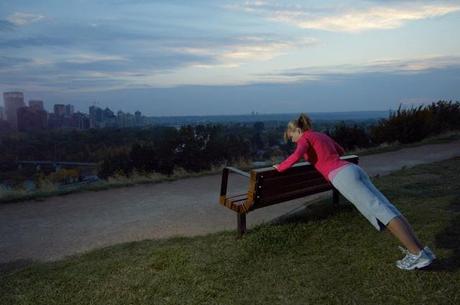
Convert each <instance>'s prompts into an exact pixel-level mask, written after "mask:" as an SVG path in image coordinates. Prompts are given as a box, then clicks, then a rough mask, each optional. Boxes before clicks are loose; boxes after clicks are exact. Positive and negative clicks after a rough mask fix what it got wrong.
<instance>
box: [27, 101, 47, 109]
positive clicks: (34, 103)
mask: <svg viewBox="0 0 460 305" xmlns="http://www.w3.org/2000/svg"><path fill="white" fill-rule="evenodd" d="M29 107H30V108H32V109H34V110H45V108H44V107H43V101H41V100H30V101H29Z"/></svg>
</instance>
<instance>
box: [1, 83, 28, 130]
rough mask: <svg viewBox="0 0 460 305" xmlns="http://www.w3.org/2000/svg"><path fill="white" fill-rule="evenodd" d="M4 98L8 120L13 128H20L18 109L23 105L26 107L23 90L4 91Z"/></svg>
mask: <svg viewBox="0 0 460 305" xmlns="http://www.w3.org/2000/svg"><path fill="white" fill-rule="evenodd" d="M3 100H4V102H5V113H6V120H7V121H8V123H9V124H10V126H11V128H13V129H16V130H17V129H18V114H17V111H18V109H19V108H21V107H25V106H26V105H25V104H24V94H23V93H22V92H4V93H3Z"/></svg>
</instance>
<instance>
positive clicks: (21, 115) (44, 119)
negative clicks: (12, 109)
mask: <svg viewBox="0 0 460 305" xmlns="http://www.w3.org/2000/svg"><path fill="white" fill-rule="evenodd" d="M17 115H18V130H19V131H38V130H44V129H46V128H47V127H48V113H47V112H46V111H44V110H40V109H35V108H32V107H21V108H19V109H18V110H17Z"/></svg>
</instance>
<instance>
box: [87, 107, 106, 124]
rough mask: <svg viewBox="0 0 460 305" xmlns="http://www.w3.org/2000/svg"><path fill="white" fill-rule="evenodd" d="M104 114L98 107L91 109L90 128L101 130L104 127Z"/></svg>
mask: <svg viewBox="0 0 460 305" xmlns="http://www.w3.org/2000/svg"><path fill="white" fill-rule="evenodd" d="M103 118H104V112H103V111H102V109H101V108H99V107H96V106H91V107H89V126H90V128H100V127H102V125H103Z"/></svg>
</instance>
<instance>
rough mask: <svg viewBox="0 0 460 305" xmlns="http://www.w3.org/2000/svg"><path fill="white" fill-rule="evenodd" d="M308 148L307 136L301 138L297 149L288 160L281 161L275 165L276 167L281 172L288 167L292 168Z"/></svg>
mask: <svg viewBox="0 0 460 305" xmlns="http://www.w3.org/2000/svg"><path fill="white" fill-rule="evenodd" d="M307 150H308V143H307V140H306V139H305V138H300V139H299V141H298V142H297V146H296V148H295V151H294V152H293V153H292V155H290V156H289V157H288V158H287V159H286V160H284V161H283V162H281V163H280V164H278V165H274V166H273V167H274V168H276V170H277V171H279V172H284V171H285V170H287V169H288V168H290V167H291V166H292V165H294V163H296V162H297V161H298V160H299V159H300V158H301V157H302V156H303V155H304V154H305V153H306V152H307Z"/></svg>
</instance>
